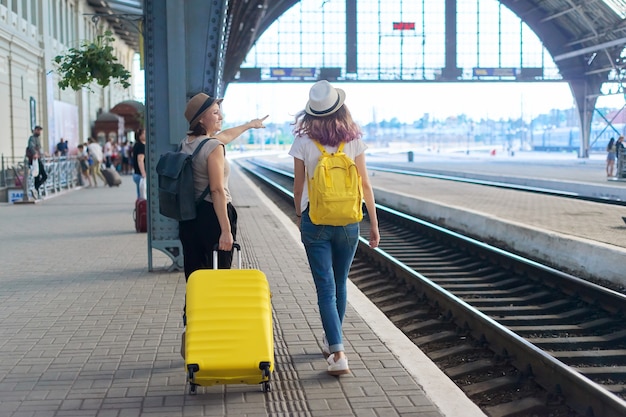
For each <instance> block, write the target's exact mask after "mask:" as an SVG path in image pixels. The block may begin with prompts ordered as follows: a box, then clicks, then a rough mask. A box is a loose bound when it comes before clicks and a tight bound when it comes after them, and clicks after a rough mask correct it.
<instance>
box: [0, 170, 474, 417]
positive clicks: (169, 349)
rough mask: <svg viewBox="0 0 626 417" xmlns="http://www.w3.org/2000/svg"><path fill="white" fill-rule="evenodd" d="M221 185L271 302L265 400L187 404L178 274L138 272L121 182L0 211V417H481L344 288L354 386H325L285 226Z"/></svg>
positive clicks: (243, 188) (236, 390) (246, 188)
mask: <svg viewBox="0 0 626 417" xmlns="http://www.w3.org/2000/svg"><path fill="white" fill-rule="evenodd" d="M231 188H232V191H233V196H234V200H235V201H234V203H235V205H236V206H237V208H238V212H239V216H240V223H239V224H240V235H239V239H238V240H239V241H240V242H241V243H242V246H243V247H244V249H245V253H244V265H245V266H247V267H256V268H260V269H262V270H263V271H264V272H265V273H266V274H267V276H268V279H269V281H270V286H271V289H272V293H273V299H272V300H273V307H274V313H275V316H274V318H275V323H276V325H275V337H276V362H277V363H276V372H275V379H274V382H273V391H272V392H271V393H269V394H264V393H262V392H261V389H260V387H256V386H240V385H231V386H227V387H223V386H219V387H210V388H201V389H199V394H198V395H196V396H189V395H187V394H186V390H185V388H186V387H185V373H184V367H183V365H184V363H183V360H182V358H181V357H180V354H179V349H180V336H181V331H182V327H181V326H182V320H181V308H182V305H183V301H184V292H185V281H184V277H183V274H182V273H181V272H167V271H166V270H165V268H164V269H163V270H160V269H159V270H156V271H153V272H149V271H148V267H147V259H148V253H147V243H146V235H145V234H137V233H135V231H134V225H133V220H132V210H133V207H134V198H135V188H134V184H133V182H132V179H131V177H123V183H122V185H121V186H120V187H118V188H102V187H99V188H92V189H77V190H74V191H71V192H68V193H65V194H61V195H58V196H55V197H54V198H50V199H46V200H44V201H43V202H39V203H37V204H31V205H12V204H2V205H0V230H1V231H2V250H1V251H0V263H1V265H2V268H1V269H0V359H1V360H0V416H3V417H43V416H54V417H69V416H80V417H89V416H94V417H96V416H97V417H109V416H110V417H133V416H167V417H175V416H185V417H188V416H238V417H239V416H421V417H443V416H447V417H458V416H464V417H472V416H483V413H482V412H480V410H479V409H478V408H477V407H476V406H474V405H473V404H472V403H471V402H469V401H468V400H467V398H466V397H465V396H464V395H463V394H462V393H461V392H460V391H459V390H458V389H457V388H456V387H455V386H454V385H453V384H452V383H451V382H450V381H449V380H448V379H447V377H445V376H444V375H443V374H442V373H441V372H440V371H439V370H438V369H437V368H436V367H435V366H434V365H433V364H432V363H431V362H430V361H429V360H428V358H426V357H425V356H424V355H423V354H422V353H421V352H420V351H419V350H418V349H416V348H415V347H414V346H412V344H411V343H410V342H408V341H407V340H406V338H404V336H403V335H402V334H401V333H400V332H398V331H397V330H396V329H395V328H393V326H392V325H391V324H390V323H388V322H387V320H386V318H385V317H384V316H383V315H382V314H381V313H380V312H379V311H378V310H377V309H376V308H375V307H374V306H373V305H371V304H370V303H369V301H368V300H367V299H366V298H365V297H364V296H363V295H362V294H361V293H360V292H359V291H358V290H357V289H356V288H355V287H354V286H352V285H350V287H349V290H350V292H349V301H350V305H349V308H348V312H347V317H346V323H345V343H346V348H347V355H348V357H349V360H350V367H351V370H352V375H350V376H346V377H341V378H335V377H330V376H328V375H327V374H326V372H325V365H324V364H325V361H324V359H323V357H322V355H321V350H320V346H319V344H318V339H317V338H318V337H319V335H320V332H321V324H320V321H319V315H318V313H317V306H316V299H315V295H314V294H315V290H314V286H313V282H312V279H311V277H310V273H309V271H308V266H307V262H306V256H305V254H304V249H303V247H302V246H301V244H300V243H299V238H298V232H297V229H296V227H295V226H294V225H293V224H292V223H291V222H290V220H289V219H288V218H286V217H285V216H284V215H282V214H281V213H280V211H279V210H277V209H276V208H275V207H273V205H272V203H271V202H270V201H268V200H267V198H265V197H264V196H262V195H261V194H259V193H258V191H256V189H255V187H254V186H253V185H252V183H251V182H250V181H249V180H247V179H246V178H245V177H244V176H243V175H242V174H241V173H239V172H238V170H237V169H235V170H234V172H233V175H232V177H231ZM152 255H153V260H154V265H159V263H162V264H163V266H164V267H165V266H167V265H168V264H169V258H167V257H166V256H165V255H162V254H159V253H158V252H155V253H153V254H152Z"/></svg>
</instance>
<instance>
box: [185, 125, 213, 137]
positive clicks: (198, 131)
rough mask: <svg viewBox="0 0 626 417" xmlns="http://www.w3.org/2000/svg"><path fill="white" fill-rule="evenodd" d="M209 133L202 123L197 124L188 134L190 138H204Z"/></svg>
mask: <svg viewBox="0 0 626 417" xmlns="http://www.w3.org/2000/svg"><path fill="white" fill-rule="evenodd" d="M207 133H208V132H207V130H206V127H205V126H204V125H203V124H202V122H198V123H196V125H195V126H194V127H193V128H191V129H189V130H188V131H187V134H188V135H189V136H204V135H206V134H207Z"/></svg>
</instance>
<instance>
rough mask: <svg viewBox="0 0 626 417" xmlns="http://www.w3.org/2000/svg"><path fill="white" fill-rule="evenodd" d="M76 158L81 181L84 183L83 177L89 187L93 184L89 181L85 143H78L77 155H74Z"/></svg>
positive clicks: (87, 155)
mask: <svg viewBox="0 0 626 417" xmlns="http://www.w3.org/2000/svg"><path fill="white" fill-rule="evenodd" d="M76 158H77V159H78V164H79V166H80V173H81V175H82V177H81V179H82V183H83V184H84V183H85V177H86V178H87V181H88V182H89V185H88V186H87V188H91V187H92V186H93V184H92V183H91V176H90V175H89V154H88V153H87V149H85V145H83V144H82V143H81V144H80V145H78V155H76Z"/></svg>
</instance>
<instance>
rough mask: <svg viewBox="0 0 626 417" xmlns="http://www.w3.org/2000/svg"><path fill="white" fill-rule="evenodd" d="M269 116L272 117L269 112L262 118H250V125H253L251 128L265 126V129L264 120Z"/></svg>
mask: <svg viewBox="0 0 626 417" xmlns="http://www.w3.org/2000/svg"><path fill="white" fill-rule="evenodd" d="M268 117H270V115H269V114H268V115H266V116H265V117H263V118H260V119H253V120H250V122H249V123H250V127H251V128H253V129H261V128H263V129H264V128H265V125H264V124H263V122H264V121H265V119H267V118H268Z"/></svg>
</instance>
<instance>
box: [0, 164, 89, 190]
mask: <svg viewBox="0 0 626 417" xmlns="http://www.w3.org/2000/svg"><path fill="white" fill-rule="evenodd" d="M44 169H45V170H46V173H47V175H48V179H47V181H46V182H45V183H44V184H43V185H42V186H41V187H40V188H39V193H40V195H41V196H42V197H49V196H50V195H52V194H54V193H59V192H61V191H64V190H69V189H72V188H74V187H76V186H78V185H81V184H82V178H81V175H80V166H79V163H78V160H77V159H76V157H75V156H68V157H65V156H61V157H58V156H54V157H49V158H45V159H44ZM24 179H26V181H25V180H24ZM0 188H19V189H22V190H23V193H24V194H23V195H24V197H23V199H24V201H28V200H29V199H31V198H32V190H33V188H34V185H33V178H32V176H31V175H30V167H29V166H28V159H26V158H11V157H5V156H4V155H1V156H0Z"/></svg>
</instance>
